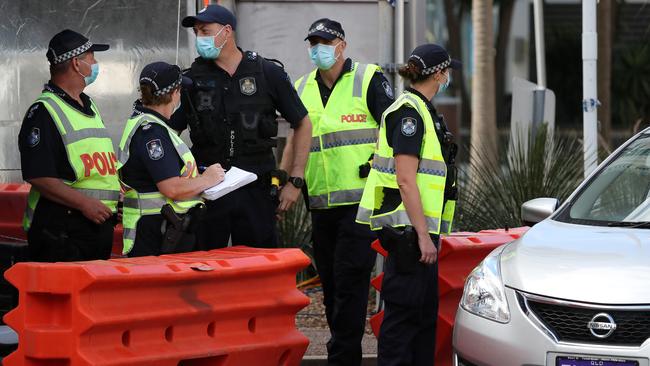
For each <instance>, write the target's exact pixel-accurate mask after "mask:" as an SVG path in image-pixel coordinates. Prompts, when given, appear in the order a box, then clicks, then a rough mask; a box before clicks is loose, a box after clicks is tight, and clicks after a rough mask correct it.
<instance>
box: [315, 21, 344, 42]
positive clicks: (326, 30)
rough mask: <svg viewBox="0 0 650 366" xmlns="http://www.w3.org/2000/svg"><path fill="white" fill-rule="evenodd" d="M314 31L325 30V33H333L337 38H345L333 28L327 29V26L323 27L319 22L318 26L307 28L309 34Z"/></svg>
mask: <svg viewBox="0 0 650 366" xmlns="http://www.w3.org/2000/svg"><path fill="white" fill-rule="evenodd" d="M314 32H325V33H329V34H332V35H335V36H337V37H338V38H341V39H345V36H344V35H343V34H342V33H341V32H337V31H335V30H334V29H329V28H326V27H323V26H322V25H320V24H319V26H316V27H314V28H312V29H310V30H309V34H312V33H314Z"/></svg>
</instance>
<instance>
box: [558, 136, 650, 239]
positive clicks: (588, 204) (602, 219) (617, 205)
mask: <svg viewBox="0 0 650 366" xmlns="http://www.w3.org/2000/svg"><path fill="white" fill-rule="evenodd" d="M557 219H558V220H559V221H568V222H575V223H583V224H589V225H610V226H616V225H617V224H623V225H621V226H624V224H626V223H630V224H632V223H648V222H650V133H645V134H642V135H640V136H639V137H638V138H637V139H636V140H634V141H633V142H632V143H631V144H629V145H628V146H627V147H626V148H625V149H624V150H622V151H621V152H620V153H619V154H618V156H617V157H616V158H615V159H614V160H612V161H611V162H610V163H609V164H608V165H607V166H606V167H605V168H604V169H602V170H601V171H600V172H599V173H598V175H596V176H595V177H593V178H592V179H591V180H590V182H589V183H588V184H587V185H586V186H585V187H583V188H582V189H581V191H580V192H579V194H578V195H577V196H576V197H575V198H574V199H573V200H572V202H570V204H569V205H568V206H567V207H566V208H565V209H564V210H563V212H561V213H560V214H559V215H558V217H557ZM630 226H631V225H630Z"/></svg>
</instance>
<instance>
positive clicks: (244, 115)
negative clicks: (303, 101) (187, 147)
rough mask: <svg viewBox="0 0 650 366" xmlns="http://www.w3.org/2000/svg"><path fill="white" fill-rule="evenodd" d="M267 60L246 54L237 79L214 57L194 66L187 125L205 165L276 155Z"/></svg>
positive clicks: (253, 53) (274, 113)
mask: <svg viewBox="0 0 650 366" xmlns="http://www.w3.org/2000/svg"><path fill="white" fill-rule="evenodd" d="M265 62H270V61H268V60H266V59H264V58H263V57H261V56H259V55H257V54H256V53H255V52H250V51H247V52H244V57H243V58H242V61H241V63H240V65H239V67H238V68H237V71H236V73H235V75H233V76H232V77H231V76H230V75H228V74H227V73H226V72H225V71H223V70H221V69H220V68H218V67H217V66H216V65H215V64H214V62H212V61H206V60H203V59H197V60H195V61H194V63H193V64H192V67H191V69H189V72H188V73H187V76H189V77H190V78H191V79H192V80H193V81H194V85H193V87H192V88H191V90H190V91H189V94H188V95H187V96H189V102H190V103H191V105H190V106H188V107H189V114H188V117H189V120H188V124H189V127H190V138H191V139H192V143H193V146H192V152H193V154H194V156H195V157H196V159H197V161H199V162H200V163H201V164H203V165H209V164H214V163H220V164H222V165H224V166H225V167H229V166H231V165H237V164H245V165H249V164H255V163H256V162H262V161H264V162H266V161H268V160H273V159H274V157H273V151H272V148H273V147H275V146H276V140H275V137H276V136H277V133H278V123H277V120H276V118H277V114H276V109H275V103H274V102H273V99H272V97H271V93H270V91H271V89H270V85H268V82H267V80H266V77H265V75H264V68H263V66H264V63H265ZM187 96H186V97H185V98H186V99H184V100H183V102H187Z"/></svg>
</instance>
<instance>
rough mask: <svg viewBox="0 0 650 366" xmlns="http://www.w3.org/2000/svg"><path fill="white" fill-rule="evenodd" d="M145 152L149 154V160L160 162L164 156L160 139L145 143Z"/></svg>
mask: <svg viewBox="0 0 650 366" xmlns="http://www.w3.org/2000/svg"><path fill="white" fill-rule="evenodd" d="M147 152H148V153H149V158H150V159H151V160H160V159H161V158H162V157H163V156H165V152H164V151H163V147H162V143H161V142H160V139H155V140H151V141H149V142H147Z"/></svg>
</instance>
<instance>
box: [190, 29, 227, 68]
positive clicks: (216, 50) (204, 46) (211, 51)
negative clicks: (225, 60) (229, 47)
mask: <svg viewBox="0 0 650 366" xmlns="http://www.w3.org/2000/svg"><path fill="white" fill-rule="evenodd" d="M225 28H226V27H225V26H224V27H223V28H221V30H219V32H217V34H215V35H214V36H197V37H196V52H198V53H199V56H201V57H203V58H204V59H206V60H216V59H217V58H219V55H220V54H221V50H222V49H223V46H225V45H226V42H228V39H226V40H224V41H223V44H222V45H221V46H219V47H217V46H215V44H214V39H215V38H216V37H217V36H218V35H219V34H221V32H222V31H223V30H224V29H225Z"/></svg>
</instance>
